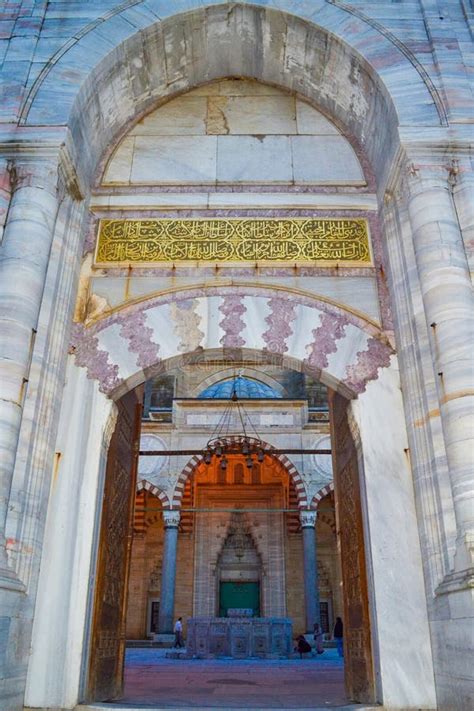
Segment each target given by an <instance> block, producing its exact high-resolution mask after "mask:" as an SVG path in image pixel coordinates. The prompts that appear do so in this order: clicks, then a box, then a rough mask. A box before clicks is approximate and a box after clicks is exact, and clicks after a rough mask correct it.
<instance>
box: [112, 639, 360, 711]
mask: <svg viewBox="0 0 474 711" xmlns="http://www.w3.org/2000/svg"><path fill="white" fill-rule="evenodd" d="M166 652H169V650H163V649H128V650H127V653H126V663H125V686H124V695H123V697H122V698H121V699H120V700H119V702H118V704H117V706H121V705H125V704H128V705H129V707H130V705H132V704H133V707H140V706H141V707H143V706H148V707H150V706H151V707H152V708H155V709H156V708H164V709H165V708H173V709H177V708H193V709H195V711H197V709H198V708H201V709H204V708H205V709H208V708H209V709H211V708H212V709H220V710H221V711H224V710H225V709H233V711H235V709H272V708H273V709H318V708H339V709H341V708H344V707H346V708H347V706H346V704H347V700H346V697H345V694H344V667H343V660H342V659H339V658H338V656H337V653H336V650H335V649H327V650H326V651H325V653H324V654H323V655H320V656H317V657H308V658H304V659H299V658H296V659H278V660H273V659H272V660H255V659H245V660H235V659H200V660H186V659H169V658H166V656H165V654H166ZM359 708H360V707H359Z"/></svg>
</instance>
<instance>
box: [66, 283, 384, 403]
mask: <svg viewBox="0 0 474 711" xmlns="http://www.w3.org/2000/svg"><path fill="white" fill-rule="evenodd" d="M275 296H276V297H277V298H275ZM272 297H273V298H272ZM289 301H291V302H292V309H291V317H289V315H288V308H287V306H288V302H289ZM190 303H191V308H192V310H193V312H194V313H195V314H196V317H197V318H196V320H195V330H194V332H192V333H188V334H185V335H183V328H182V324H181V322H180V321H181V318H182V317H185V318H186V319H189V310H190ZM181 306H184V309H182V308H181ZM236 307H238V308H236ZM279 308H281V309H282V310H283V312H284V314H285V323H286V327H287V329H286V331H285V332H284V333H282V331H281V325H279V324H280V319H279V318H278V310H279ZM182 311H183V312H184V316H183V313H181V312H182ZM232 348H242V349H248V350H253V351H264V352H266V353H267V354H273V355H274V356H276V357H279V358H283V357H287V358H290V359H294V360H296V361H298V362H300V363H302V364H303V366H304V367H305V368H307V369H308V370H310V371H311V372H313V373H316V374H317V375H318V377H320V378H321V380H322V382H324V383H325V384H326V385H329V386H330V387H333V388H336V389H339V390H341V391H342V392H343V393H344V394H345V395H346V396H348V397H356V396H357V395H358V394H359V393H361V392H363V391H364V390H365V386H366V383H367V382H368V381H369V380H373V379H375V378H377V373H378V369H379V368H381V367H387V366H388V365H389V364H390V358H391V355H392V354H393V353H394V350H393V347H392V345H391V344H390V342H389V341H388V339H387V337H386V334H384V333H383V332H382V331H381V330H380V329H379V328H378V327H377V326H376V325H375V324H373V323H370V322H368V321H364V320H363V319H362V318H360V317H358V316H355V315H354V314H353V313H350V312H348V311H344V310H343V309H341V308H339V307H337V306H335V305H334V304H329V303H327V302H323V301H318V300H317V299H314V298H311V297H303V296H301V295H300V294H294V293H291V292H284V293H283V292H281V293H279V292H276V293H275V292H274V291H273V290H272V289H265V288H254V289H251V288H242V287H238V286H234V287H227V288H216V287H214V288H212V287H211V288H208V289H205V290H197V291H195V292H193V291H192V290H188V291H183V292H178V293H174V294H171V295H163V296H161V297H159V298H157V299H155V300H151V301H146V302H142V303H140V304H135V305H133V306H129V307H126V308H124V309H121V310H120V311H119V312H116V313H114V314H112V315H110V316H109V317H107V318H104V319H102V320H100V321H98V322H96V323H94V324H92V325H91V326H89V327H85V326H83V325H81V324H76V325H75V326H74V328H73V333H72V339H71V350H72V352H74V353H75V358H76V364H77V365H79V366H83V367H86V368H87V370H88V375H89V377H90V378H92V379H95V380H98V381H99V386H100V389H101V390H102V391H103V392H105V393H107V394H108V395H109V396H111V397H114V398H115V397H118V396H120V395H121V394H123V392H124V391H125V390H128V389H130V388H131V387H135V386H136V385H137V384H138V383H139V382H143V381H144V380H145V379H146V377H147V373H149V371H150V369H151V368H153V367H154V366H156V365H157V364H158V363H159V362H165V361H167V360H168V359H171V358H176V357H177V356H180V355H181V356H184V355H185V354H189V353H193V352H194V353H196V352H202V351H208V350H213V349H217V350H222V349H232Z"/></svg>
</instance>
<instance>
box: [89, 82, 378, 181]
mask: <svg viewBox="0 0 474 711" xmlns="http://www.w3.org/2000/svg"><path fill="white" fill-rule="evenodd" d="M193 183H195V184H198V185H203V184H204V185H205V184H206V183H212V184H216V183H217V184H220V183H231V184H239V183H244V184H248V183H260V184H262V183H268V184H274V183H283V184H285V185H288V184H291V183H294V184H295V185H298V184H300V185H301V184H305V183H308V184H313V185H315V184H316V185H318V184H319V185H365V178H364V172H363V170H362V167H361V166H360V164H359V161H358V160H357V156H356V154H355V152H354V150H353V148H352V146H351V145H350V143H349V142H348V140H347V139H346V138H345V137H344V136H342V135H341V134H340V132H339V131H338V130H337V128H336V127H335V126H334V124H332V123H331V122H330V121H328V120H327V119H326V118H325V117H324V116H323V115H322V114H321V113H320V112H319V111H316V110H315V109H314V108H313V107H312V106H311V105H309V104H307V103H305V102H303V101H301V100H299V99H296V98H295V96H292V95H291V94H288V93H285V92H283V91H281V90H280V89H276V88H273V87H269V86H265V85H263V84H259V83H258V82H251V81H248V80H247V81H245V80H236V79H234V80H227V81H221V82H216V83H214V84H209V85H208V86H205V87H202V88H200V89H194V91H191V92H188V93H187V94H185V95H184V96H182V97H179V98H177V99H173V100H172V101H170V102H168V103H167V104H165V105H164V106H163V107H161V108H159V109H156V110H155V111H153V112H151V113H150V114H148V115H147V116H146V117H145V118H143V119H142V120H141V121H139V123H138V124H137V125H136V126H135V127H134V128H133V129H132V130H131V131H130V132H129V133H128V134H127V137H126V138H124V139H123V140H122V141H121V142H120V144H119V145H118V147H117V149H116V150H115V151H114V154H113V156H112V157H111V159H110V160H109V162H108V164H107V167H106V169H105V172H104V176H103V180H102V185H103V186H112V185H120V186H123V185H128V186H137V185H163V184H165V185H169V184H172V185H173V184H178V185H183V184H184V185H186V184H193Z"/></svg>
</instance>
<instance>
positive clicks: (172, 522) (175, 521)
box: [163, 509, 181, 528]
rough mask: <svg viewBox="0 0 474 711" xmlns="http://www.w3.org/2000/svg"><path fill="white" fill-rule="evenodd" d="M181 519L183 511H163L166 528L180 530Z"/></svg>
mask: <svg viewBox="0 0 474 711" xmlns="http://www.w3.org/2000/svg"><path fill="white" fill-rule="evenodd" d="M180 519H181V511H177V510H176V509H173V510H164V511H163V521H164V523H165V528H178V526H179V521H180Z"/></svg>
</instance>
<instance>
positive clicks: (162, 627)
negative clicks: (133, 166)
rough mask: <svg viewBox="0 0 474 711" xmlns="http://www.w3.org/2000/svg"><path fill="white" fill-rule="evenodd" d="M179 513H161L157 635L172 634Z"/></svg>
mask: <svg viewBox="0 0 474 711" xmlns="http://www.w3.org/2000/svg"><path fill="white" fill-rule="evenodd" d="M180 516H181V514H180V512H179V511H163V518H164V521H165V541H164V546H163V562H162V564H161V589H160V614H159V618H158V630H159V634H171V633H172V632H173V616H174V588H175V581H176V553H177V550H178V526H179V520H180Z"/></svg>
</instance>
